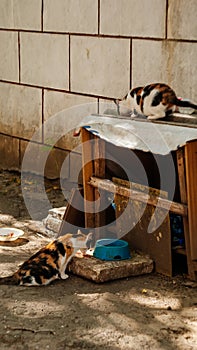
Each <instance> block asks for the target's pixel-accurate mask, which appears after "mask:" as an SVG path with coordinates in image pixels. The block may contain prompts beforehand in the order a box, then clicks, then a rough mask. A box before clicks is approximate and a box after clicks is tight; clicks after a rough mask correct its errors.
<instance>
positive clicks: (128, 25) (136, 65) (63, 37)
mask: <svg viewBox="0 0 197 350" xmlns="http://www.w3.org/2000/svg"><path fill="white" fill-rule="evenodd" d="M196 18H197V1H196V0H187V1H185V0H168V1H167V0H83V1H82V0H57V1H54V0H0V89H1V93H0V132H1V133H2V135H3V136H2V137H1V138H0V152H1V153H0V154H1V165H0V166H1V167H2V166H3V165H2V164H3V158H2V157H3V156H2V155H3V154H4V155H5V159H6V157H7V155H6V150H7V149H8V148H7V147H6V146H5V143H6V142H9V140H10V138H12V137H15V141H14V142H15V143H16V142H18V144H19V147H17V148H16V149H15V150H14V152H13V155H15V157H18V158H17V159H16V162H15V163H14V164H15V165H14V166H15V167H16V165H17V164H20V157H21V154H22V152H21V153H20V152H19V151H18V149H21V150H22V149H23V150H24V148H25V147H24V144H25V143H26V141H27V140H31V138H32V136H33V134H34V132H35V130H37V129H38V128H40V134H39V133H38V135H39V137H38V138H39V142H40V143H42V142H48V133H49V129H50V123H47V124H46V125H44V124H42V123H44V122H48V120H49V119H50V117H51V116H53V115H54V114H56V113H58V112H59V111H61V110H62V109H66V110H68V108H70V107H72V108H74V109H73V110H72V111H68V112H66V113H64V119H62V121H63V123H65V124H64V125H66V126H67V127H68V128H70V127H71V126H73V128H74V127H75V125H74V123H75V122H74V120H75V119H74V118H73V113H74V114H75V115H76V116H78V115H80V114H81V117H83V116H84V115H86V114H89V113H96V112H98V102H99V101H109V102H110V101H111V100H112V99H113V98H117V97H122V96H124V95H125V93H126V92H127V90H128V89H129V88H130V87H133V86H137V85H145V84H147V83H151V82H156V81H157V82H166V83H169V84H170V85H171V86H172V87H173V88H174V89H175V90H176V92H177V94H178V95H179V96H183V97H186V98H190V99H192V100H194V102H196V103H197V80H196V72H197V59H196V57H197V21H196ZM80 104H83V107H81V109H80V108H79V107H76V108H75V107H74V106H79V105H80ZM86 104H89V105H86ZM100 110H102V108H101V109H100ZM57 115H58V114H57ZM58 118H59V117H57V118H56V119H53V123H52V126H51V132H53V130H61V124H60V123H59V119H58ZM6 137H7V138H8V139H6ZM10 144H11V143H10ZM13 144H14V143H13ZM76 145H77V141H76V140H74V139H73V138H72V137H71V135H70V134H69V135H66V136H65V137H64V138H63V139H62V140H61V141H59V143H58V147H60V148H63V149H64V152H65V149H66V150H70V149H71V148H72V147H76ZM8 153H9V152H8ZM19 153H20V154H19ZM9 154H10V153H9ZM76 154H77V152H76ZM57 157H60V156H59V152H57ZM76 157H78V156H76ZM12 158H13V157H12ZM73 159H74V158H73ZM11 163H12V164H13V162H12V161H11ZM11 163H9V162H7V161H6V160H5V164H7V165H6V166H8V164H11ZM59 163H61V159H60V162H59ZM71 163H72V164H74V162H73V160H72V161H70V164H71ZM8 167H9V166H8ZM68 173H69V171H68ZM70 173H71V171H70ZM50 176H51V171H50Z"/></svg>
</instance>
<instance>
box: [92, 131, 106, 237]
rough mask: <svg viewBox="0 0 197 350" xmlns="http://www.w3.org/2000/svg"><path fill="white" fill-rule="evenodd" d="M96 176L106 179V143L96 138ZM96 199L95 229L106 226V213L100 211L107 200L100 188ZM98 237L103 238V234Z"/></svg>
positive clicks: (96, 192) (96, 191)
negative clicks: (101, 194)
mask: <svg viewBox="0 0 197 350" xmlns="http://www.w3.org/2000/svg"><path fill="white" fill-rule="evenodd" d="M94 174H95V176H96V177H99V178H103V179H104V178H105V142H104V141H103V140H102V139H99V138H98V137H96V136H94ZM94 191H95V192H94V198H95V227H101V226H104V225H105V212H104V211H100V212H99V210H100V209H101V206H102V205H104V206H105V200H104V198H102V200H101V196H100V193H99V188H94ZM98 236H102V234H101V232H100V234H99V235H98Z"/></svg>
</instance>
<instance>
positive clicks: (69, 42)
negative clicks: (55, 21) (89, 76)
mask: <svg viewBox="0 0 197 350" xmlns="http://www.w3.org/2000/svg"><path fill="white" fill-rule="evenodd" d="M68 90H69V91H71V36H70V35H69V36H68Z"/></svg>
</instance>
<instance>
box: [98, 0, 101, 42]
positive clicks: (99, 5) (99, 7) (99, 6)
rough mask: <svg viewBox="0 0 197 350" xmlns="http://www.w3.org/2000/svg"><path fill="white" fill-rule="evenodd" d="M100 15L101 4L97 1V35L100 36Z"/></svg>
mask: <svg viewBox="0 0 197 350" xmlns="http://www.w3.org/2000/svg"><path fill="white" fill-rule="evenodd" d="M100 13H101V2H100V0H98V35H99V34H100Z"/></svg>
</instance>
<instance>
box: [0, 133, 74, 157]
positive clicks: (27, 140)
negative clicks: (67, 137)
mask: <svg viewBox="0 0 197 350" xmlns="http://www.w3.org/2000/svg"><path fill="white" fill-rule="evenodd" d="M0 135H2V136H4V137H8V138H11V139H14V140H19V142H22V141H25V142H31V143H33V144H36V145H40V146H43V145H44V146H51V144H50V143H47V142H46V143H43V142H42V141H40V142H39V141H32V140H31V139H27V138H23V137H19V136H14V135H9V134H6V133H3V132H0ZM53 147H54V148H55V149H57V150H60V151H70V150H69V149H66V148H61V147H58V146H53ZM20 152H21V147H20ZM72 153H73V154H79V152H76V151H74V150H72ZM21 154H22V152H21Z"/></svg>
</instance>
